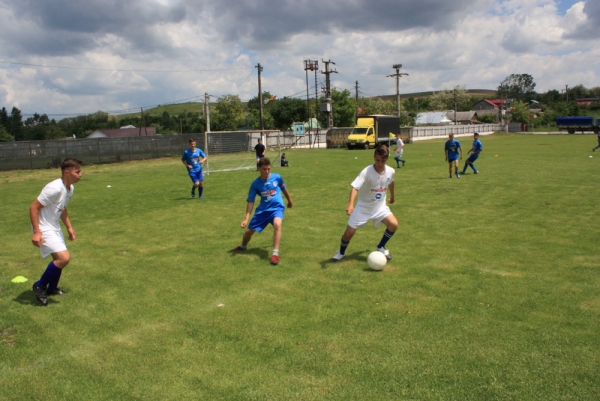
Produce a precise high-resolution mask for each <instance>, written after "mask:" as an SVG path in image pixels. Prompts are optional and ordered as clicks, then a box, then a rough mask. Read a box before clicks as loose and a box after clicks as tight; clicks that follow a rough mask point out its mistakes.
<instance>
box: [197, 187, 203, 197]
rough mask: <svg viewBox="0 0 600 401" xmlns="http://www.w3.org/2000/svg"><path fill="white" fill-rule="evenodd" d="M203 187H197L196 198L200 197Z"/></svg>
mask: <svg viewBox="0 0 600 401" xmlns="http://www.w3.org/2000/svg"><path fill="white" fill-rule="evenodd" d="M203 189H204V187H198V198H199V197H201V196H202V192H203Z"/></svg>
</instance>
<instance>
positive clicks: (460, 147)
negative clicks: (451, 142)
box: [458, 145, 462, 160]
mask: <svg viewBox="0 0 600 401" xmlns="http://www.w3.org/2000/svg"><path fill="white" fill-rule="evenodd" d="M458 152H459V153H460V160H462V146H460V145H458Z"/></svg>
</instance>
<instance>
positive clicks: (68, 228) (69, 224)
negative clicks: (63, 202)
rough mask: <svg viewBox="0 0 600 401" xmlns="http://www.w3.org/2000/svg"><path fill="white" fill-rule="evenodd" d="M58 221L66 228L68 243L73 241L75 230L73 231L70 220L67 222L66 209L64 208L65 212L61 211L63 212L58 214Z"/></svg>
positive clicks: (67, 214)
mask: <svg viewBox="0 0 600 401" xmlns="http://www.w3.org/2000/svg"><path fill="white" fill-rule="evenodd" d="M60 219H61V220H62V222H63V223H64V225H65V227H67V232H68V233H69V241H73V240H74V239H75V230H73V226H72V225H71V220H69V213H68V212H67V208H65V210H63V212H62V213H61V214H60Z"/></svg>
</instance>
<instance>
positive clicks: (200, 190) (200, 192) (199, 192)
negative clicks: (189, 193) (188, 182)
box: [198, 180, 204, 199]
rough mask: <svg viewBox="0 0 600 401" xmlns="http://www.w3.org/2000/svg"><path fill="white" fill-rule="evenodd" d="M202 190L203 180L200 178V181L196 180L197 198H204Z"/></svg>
mask: <svg viewBox="0 0 600 401" xmlns="http://www.w3.org/2000/svg"><path fill="white" fill-rule="evenodd" d="M203 192H204V180H200V181H198V199H202V198H204V197H203V196H202V194H203Z"/></svg>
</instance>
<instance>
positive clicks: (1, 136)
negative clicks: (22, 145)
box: [0, 125, 15, 142]
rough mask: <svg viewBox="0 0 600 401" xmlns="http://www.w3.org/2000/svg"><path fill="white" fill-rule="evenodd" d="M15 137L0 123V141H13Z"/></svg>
mask: <svg viewBox="0 0 600 401" xmlns="http://www.w3.org/2000/svg"><path fill="white" fill-rule="evenodd" d="M14 140H15V138H14V137H13V136H12V135H11V134H9V133H8V132H7V131H6V129H5V128H4V126H3V125H0V142H13V141H14Z"/></svg>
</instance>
